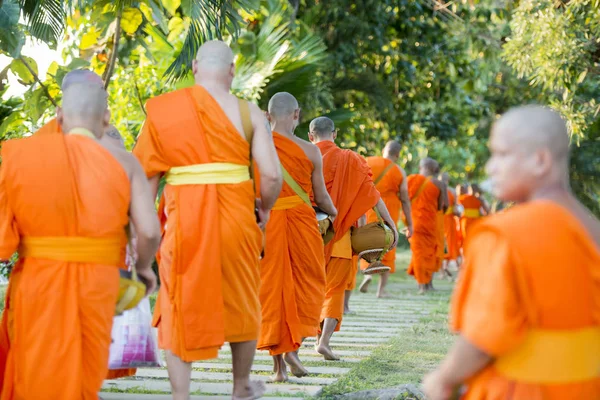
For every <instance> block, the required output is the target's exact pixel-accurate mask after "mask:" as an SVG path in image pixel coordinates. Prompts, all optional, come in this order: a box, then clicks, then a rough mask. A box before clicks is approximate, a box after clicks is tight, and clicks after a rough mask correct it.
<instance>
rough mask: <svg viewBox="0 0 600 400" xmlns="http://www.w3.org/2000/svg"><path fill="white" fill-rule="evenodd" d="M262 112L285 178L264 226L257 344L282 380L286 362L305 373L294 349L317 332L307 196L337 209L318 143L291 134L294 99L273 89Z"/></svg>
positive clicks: (320, 294)
mask: <svg viewBox="0 0 600 400" xmlns="http://www.w3.org/2000/svg"><path fill="white" fill-rule="evenodd" d="M268 116H269V119H270V121H271V129H272V130H273V141H274V142H275V148H276V149H277V153H278V156H279V160H280V162H281V165H282V168H284V169H285V172H284V180H285V182H284V184H283V188H282V190H281V193H280V194H279V198H278V199H277V202H275V205H274V206H273V210H272V212H271V218H270V219H269V222H268V223H267V227H266V234H267V241H266V249H267V251H266V252H265V257H264V258H263V259H262V261H261V282H262V285H261V289H260V301H261V305H262V324H261V334H260V338H259V340H258V348H259V349H260V350H269V353H270V354H271V355H272V356H273V361H274V363H275V378H274V380H275V381H276V382H283V381H286V380H287V379H288V376H287V371H286V363H288V364H289V365H290V368H291V371H292V374H294V375H295V376H296V377H303V376H305V375H307V374H308V371H306V369H305V368H304V366H303V365H302V363H301V362H300V359H299V358H298V354H297V350H298V348H299V347H300V345H301V344H302V341H303V339H304V338H307V337H315V336H317V329H318V328H319V317H320V315H321V308H322V306H323V301H324V300H325V260H324V256H323V239H322V238H321V234H320V232H319V226H318V223H317V218H316V215H315V211H314V210H313V208H312V204H311V200H310V199H311V197H314V200H315V203H316V204H317V206H319V208H321V209H322V210H323V211H325V212H326V213H327V214H328V215H330V216H331V217H332V218H335V216H336V214H337V211H336V209H335V207H334V206H333V203H332V201H331V197H329V193H327V189H326V188H325V182H324V181H323V166H322V164H323V162H322V160H321V152H320V151H319V148H318V147H317V146H315V145H313V144H312V143H310V142H307V141H305V140H302V139H300V138H298V137H296V136H294V130H295V129H296V127H297V126H298V123H299V117H300V108H299V106H298V101H296V99H295V98H294V96H292V95H291V94H289V93H277V94H275V95H274V96H273V97H272V98H271V100H270V101H269V111H268ZM284 354H285V356H284Z"/></svg>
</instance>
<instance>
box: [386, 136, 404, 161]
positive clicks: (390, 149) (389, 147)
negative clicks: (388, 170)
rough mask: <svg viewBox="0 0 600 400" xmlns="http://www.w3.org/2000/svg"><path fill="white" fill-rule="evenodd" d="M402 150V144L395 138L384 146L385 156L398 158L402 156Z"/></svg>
mask: <svg viewBox="0 0 600 400" xmlns="http://www.w3.org/2000/svg"><path fill="white" fill-rule="evenodd" d="M400 150H402V145H401V144H400V143H399V142H397V141H395V140H390V141H389V142H387V143H386V144H385V147H384V148H383V156H384V157H386V158H387V157H390V156H391V157H395V158H398V157H399V156H400Z"/></svg>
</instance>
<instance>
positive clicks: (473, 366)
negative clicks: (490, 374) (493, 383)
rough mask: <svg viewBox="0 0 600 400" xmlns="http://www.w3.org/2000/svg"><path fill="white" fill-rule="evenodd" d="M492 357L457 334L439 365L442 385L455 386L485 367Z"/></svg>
mask: <svg viewBox="0 0 600 400" xmlns="http://www.w3.org/2000/svg"><path fill="white" fill-rule="evenodd" d="M492 360H493V358H492V357H491V356H490V355H488V354H486V353H484V352H483V351H481V350H479V349H478V348H477V347H475V346H473V345H472V344H471V343H469V342H468V341H467V340H466V339H465V338H463V337H462V336H458V339H456V342H454V345H453V346H452V348H451V349H450V352H449V353H448V355H447V356H446V359H445V360H444V361H443V362H442V364H441V365H440V367H439V374H440V380H441V383H442V384H443V385H446V386H449V387H455V386H457V385H460V384H461V383H463V382H465V381H466V380H467V379H469V378H470V377H472V376H473V375H475V374H476V373H478V372H479V371H481V370H482V369H483V368H485V367H486V366H487V365H488V364H489V363H490V362H492Z"/></svg>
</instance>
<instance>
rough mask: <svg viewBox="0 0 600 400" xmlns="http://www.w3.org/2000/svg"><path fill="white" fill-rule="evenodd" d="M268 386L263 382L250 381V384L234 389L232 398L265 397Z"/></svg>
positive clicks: (246, 399) (252, 398) (236, 399)
mask: <svg viewBox="0 0 600 400" xmlns="http://www.w3.org/2000/svg"><path fill="white" fill-rule="evenodd" d="M266 391H267V387H266V386H265V384H264V383H263V382H254V381H250V382H248V384H247V385H246V386H245V387H243V388H241V389H240V390H237V391H236V390H234V392H233V395H232V396H231V399H232V400H255V399H260V398H261V397H263V395H264V394H265V392H266Z"/></svg>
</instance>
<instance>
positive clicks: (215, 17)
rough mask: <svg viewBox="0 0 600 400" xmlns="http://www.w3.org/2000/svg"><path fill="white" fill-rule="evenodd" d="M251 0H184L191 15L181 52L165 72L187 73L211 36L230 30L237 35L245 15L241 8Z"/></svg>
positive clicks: (175, 77)
mask: <svg viewBox="0 0 600 400" xmlns="http://www.w3.org/2000/svg"><path fill="white" fill-rule="evenodd" d="M248 4H249V3H248V1H247V0H237V1H233V0H183V1H182V2H181V8H182V10H183V11H184V14H185V16H186V17H188V18H189V19H190V23H189V28H188V32H187V35H186V37H185V40H184V42H183V47H182V49H181V52H180V53H179V54H178V55H177V58H176V59H175V61H173V63H172V64H171V65H170V66H169V68H168V69H167V71H166V72H165V76H166V77H167V79H168V80H169V81H174V80H180V79H182V78H185V76H186V75H187V73H188V71H189V69H190V67H191V65H192V61H193V60H194V58H195V57H196V53H197V52H198V49H199V48H200V46H201V45H202V43H204V42H205V41H207V40H212V39H222V37H223V33H225V32H227V33H229V34H231V35H232V36H233V37H237V34H238V33H239V30H240V26H241V23H242V19H241V17H240V14H239V13H238V11H237V10H238V9H248Z"/></svg>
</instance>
